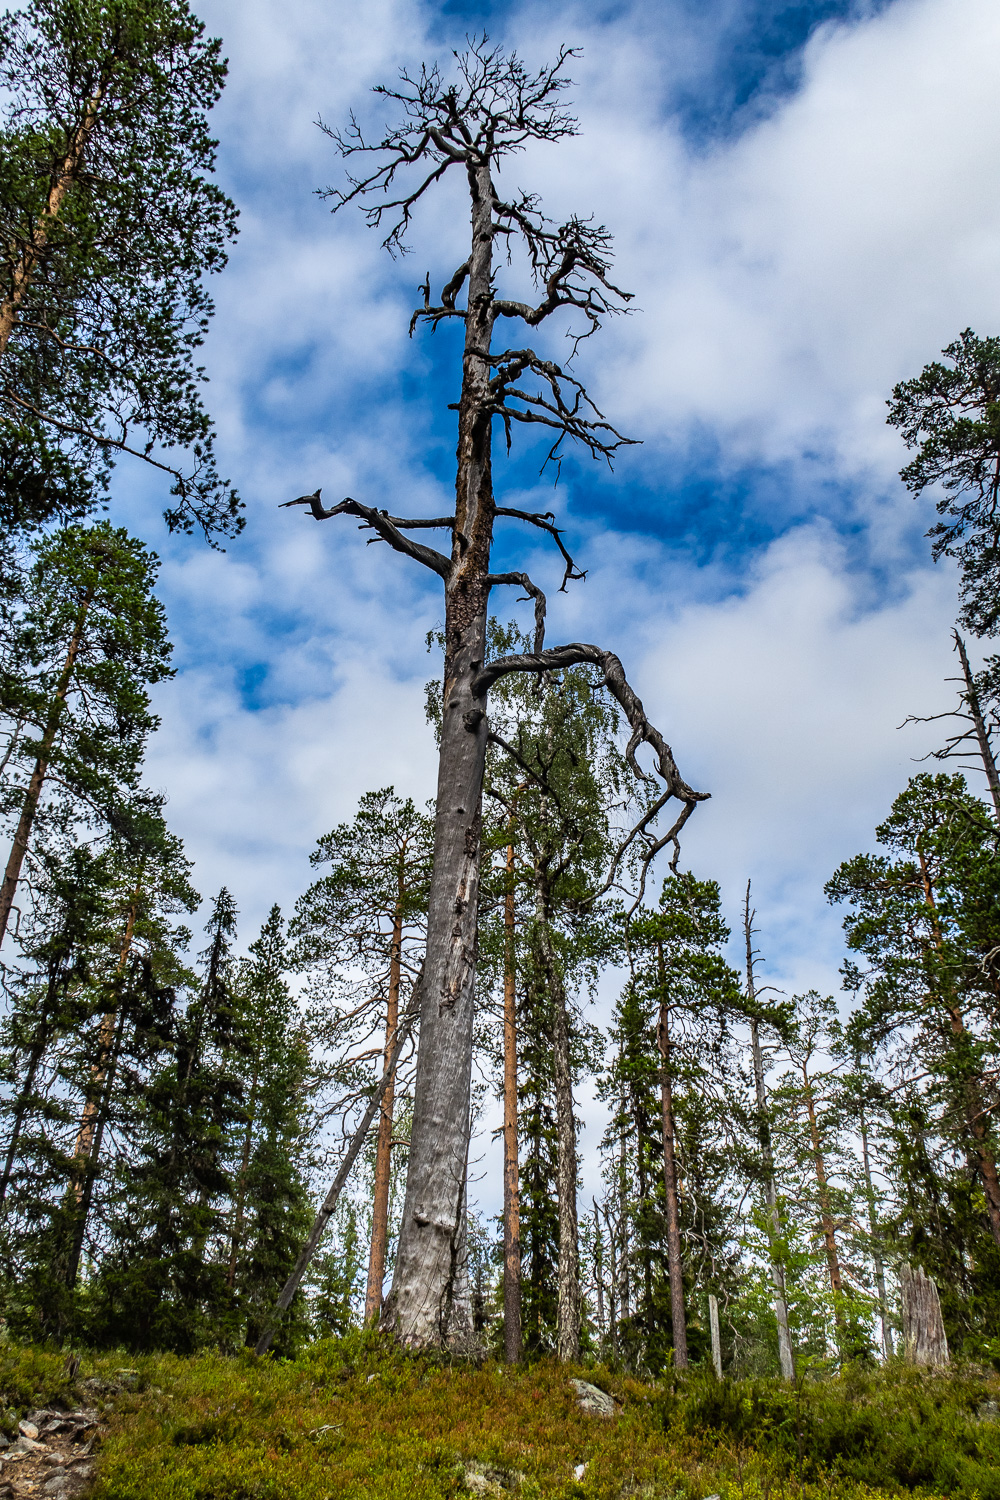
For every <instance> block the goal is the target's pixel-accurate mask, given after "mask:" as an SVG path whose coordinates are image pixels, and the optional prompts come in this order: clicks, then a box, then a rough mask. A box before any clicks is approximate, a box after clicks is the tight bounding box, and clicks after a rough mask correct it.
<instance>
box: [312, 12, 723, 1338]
mask: <svg viewBox="0 0 1000 1500" xmlns="http://www.w3.org/2000/svg"><path fill="white" fill-rule="evenodd" d="M573 55H574V54H573V53H572V52H571V51H569V50H568V49H565V48H564V49H562V50H561V51H560V53H559V55H558V57H557V59H556V61H555V62H554V63H553V64H551V65H550V66H547V67H544V68H542V69H540V70H539V71H538V72H535V73H530V72H529V71H528V70H527V68H526V67H525V66H524V64H523V63H522V62H521V61H520V59H519V58H517V57H516V56H514V55H511V56H506V55H505V54H504V53H503V52H502V51H501V50H500V49H498V48H491V47H490V46H489V45H488V44H487V41H486V39H485V38H483V39H482V40H481V41H474V42H472V43H471V44H470V46H469V50H468V51H467V52H465V53H463V54H461V55H460V56H458V57H457V71H456V75H455V76H454V77H453V78H451V79H446V78H445V77H444V76H443V75H442V73H441V72H440V71H439V69H438V68H437V67H436V66H434V67H424V68H422V69H421V70H420V72H419V73H418V74H417V75H416V76H411V75H410V74H409V73H406V72H404V73H402V74H401V77H400V82H399V84H398V86H397V87H395V88H379V89H378V90H377V91H376V92H378V93H379V94H381V95H382V96H383V97H384V98H385V99H387V100H390V101H392V103H393V104H395V105H398V106H399V109H400V113H401V117H400V120H399V123H397V124H395V125H393V126H390V127H389V128H388V129H387V130H386V132H385V134H384V135H383V136H382V137H381V139H379V140H368V139H366V138H365V136H364V134H363V132H362V131H361V129H360V127H359V126H358V125H357V123H356V122H355V121H354V120H353V119H352V121H351V123H350V125H349V127H348V128H347V129H346V130H345V131H337V130H333V129H329V128H328V127H326V126H324V127H323V128H324V129H325V130H326V131H327V134H328V135H329V136H330V137H331V139H332V140H333V141H334V143H335V145H336V146H337V148H338V150H339V151H340V153H341V154H342V155H343V156H344V157H345V158H347V159H349V160H359V161H361V162H362V163H364V165H363V166H362V168H361V170H360V173H359V175H358V176H357V177H349V178H348V184H347V186H345V187H344V188H339V189H329V190H328V193H327V196H328V197H329V198H330V199H331V200H332V202H333V208H334V210H335V211H336V210H338V209H340V208H343V207H345V206H347V205H348V204H351V203H355V202H357V203H359V204H360V205H361V206H362V207H363V208H365V211H366V214H367V218H368V222H369V223H370V224H371V225H372V226H373V227H377V228H379V229H380V230H384V231H386V232H385V235H384V239H383V244H384V246H385V247H386V248H387V249H388V250H389V251H390V252H392V251H396V250H398V249H401V248H402V247H403V240H404V237H405V234H406V231H407V228H408V226H409V223H410V220H411V217H412V215H413V212H414V210H415V208H416V206H417V204H418V203H419V202H420V201H421V200H422V199H423V198H424V196H425V194H426V193H427V192H428V191H429V190H430V189H431V188H432V187H433V186H434V185H435V184H436V183H438V182H439V181H440V180H441V179H442V178H443V177H444V176H445V175H446V174H447V173H448V172H449V171H451V169H452V168H456V169H457V170H458V171H459V172H461V173H463V174H464V175H465V178H466V180H467V183H468V188H469V198H470V206H471V239H470V248H469V254H468V256H467V258H466V259H465V260H464V261H463V262H462V264H461V265H460V266H459V267H458V268H457V269H456V271H455V273H454V275H453V276H451V277H450V278H449V280H448V281H447V282H446V284H445V285H444V287H443V288H442V290H441V293H440V298H439V300H437V301H434V300H433V299H432V296H431V282H430V277H429V276H428V278H427V280H426V281H425V283H424V285H423V287H422V288H421V291H422V294H423V302H422V305H421V306H420V307H418V308H417V310H416V312H415V313H414V314H413V318H412V321H411V331H412V330H413V329H415V328H416V327H418V326H419V325H420V324H421V323H429V324H430V326H431V328H432V329H436V328H437V327H438V325H439V324H441V323H447V322H449V321H450V320H452V319H454V320H457V321H458V322H459V323H461V324H464V348H463V356H462V386H461V395H460V399H459V401H458V403H457V408H456V409H457V412H458V452H457V473H456V485H455V492H456V493H455V510H454V513H453V514H451V515H447V516H442V517H435V518H428V519H423V518H416V517H402V516H394V515H390V514H389V513H388V511H386V510H383V509H380V508H378V507H377V506H375V505H367V504H363V503H361V502H360V501H358V500H355V499H351V498H347V499H345V500H342V501H341V502H340V504H338V505H334V506H332V507H331V508H330V509H325V508H324V507H323V506H322V504H321V503H320V499H319V493H318V492H317V494H316V495H314V496H309V497H303V498H302V499H301V500H298V501H291V502H289V503H290V504H308V505H309V506H310V509H311V510H312V513H313V515H314V516H315V518H316V519H317V520H327V519H329V518H331V517H333V516H339V515H347V516H353V517H355V518H356V519H357V520H358V521H359V522H360V523H361V527H362V528H363V529H370V530H371V531H372V532H373V533H374V535H373V537H372V540H381V541H383V542H386V543H387V544H388V545H389V546H390V547H391V548H393V550H394V551H396V552H399V553H401V554H402V555H403V556H405V557H408V558H410V559H411V560H412V561H414V562H418V563H421V564H422V565H423V566H424V567H426V568H429V569H430V570H431V571H432V572H434V573H436V574H437V575H438V576H439V577H440V579H441V580H442V583H443V585H444V595H445V630H444V635H445V663H444V695H443V713H442V721H441V743H440V759H439V770H438V791H437V811H436V828H435V845H434V872H433V877H432V882H431V894H430V903H429V911H428V933H427V957H426V984H425V989H424V999H423V1007H422V1014H421V1022H420V1042H419V1052H418V1060H417V1073H416V1082H415V1097H414V1108H413V1127H412V1135H411V1145H410V1156H409V1169H408V1175H407V1185H406V1198H405V1203H404V1208H403V1220H402V1226H401V1230H400V1239H399V1249H398V1254H397V1259H396V1270H395V1278H394V1282H393V1288H392V1292H391V1294H390V1298H389V1299H388V1305H387V1308H386V1315H385V1316H386V1322H387V1324H388V1325H389V1326H392V1327H393V1328H394V1329H395V1331H396V1333H397V1335H398V1337H399V1338H400V1339H402V1340H403V1341H404V1342H405V1343H407V1344H411V1345H439V1344H442V1343H450V1344H452V1345H458V1344H461V1343H462V1341H463V1340H464V1339H466V1338H467V1337H468V1336H469V1335H470V1334H471V1322H470V1319H469V1315H468V1309H467V1308H465V1307H464V1306H463V1305H462V1299H461V1296H460V1288H461V1285H462V1276H461V1265H460V1262H461V1257H462V1254H463V1234H462V1225H463V1214H464V1203H465V1176H466V1162H467V1156H468V1146H469V1130H470V1114H469V1102H470V1083H471V1059H472V1028H473V1003H474V990H475V973H476V932H477V913H478V900H479V866H480V842H481V840H480V825H481V797H482V783H483V770H484V764H485V757H486V744H487V732H488V730H487V722H486V709H487V693H488V690H489V688H490V686H491V685H492V683H494V682H496V681H497V679H498V678H499V677H501V676H503V675H504V674H505V673H507V672H531V673H536V674H543V673H548V672H553V671H556V670H557V669H559V668H560V667H564V666H570V665H572V664H574V663H575V662H582V661H588V662H593V663H595V664H596V665H597V666H599V667H600V668H601V670H602V671H603V673H604V677H605V681H606V683H607V686H608V688H609V690H610V691H611V692H612V694H613V695H614V696H615V698H616V699H617V700H618V702H619V703H620V704H621V706H622V708H623V709H624V711H625V714H626V716H627V718H628V721H629V724H630V726H631V729H632V738H631V741H630V745H629V759H630V762H631V763H632V765H633V766H635V768H636V769H637V770H638V767H637V765H636V762H635V752H636V750H637V749H638V747H639V746H640V745H641V744H643V743H645V744H648V745H649V746H650V747H651V748H652V750H653V752H654V755H655V758H656V767H657V771H658V773H659V775H660V777H661V778H662V780H663V783H664V790H663V794H662V797H661V798H660V799H659V806H661V807H662V806H663V805H664V804H665V803H666V802H667V800H668V799H670V798H676V799H678V800H679V802H680V803H681V812H680V815H679V816H678V818H677V820H676V822H675V824H674V827H673V829H671V830H670V831H669V832H668V833H667V834H666V835H665V836H664V840H662V841H661V842H665V841H667V840H669V839H671V838H673V839H676V835H677V831H678V830H679V828H680V826H681V825H682V824H683V823H684V821H685V820H686V819H687V817H688V816H689V815H690V813H691V812H692V810H693V808H694V806H695V803H696V802H697V800H698V798H699V794H698V793H696V792H694V791H692V789H691V788H690V787H689V786H688V785H687V783H686V782H685V781H684V780H683V779H682V778H681V776H680V773H679V772H678V769H677V767H676V765H675V763H674V759H673V755H672V753H671V751H670V749H669V747H668V746H667V745H666V744H665V743H664V741H663V739H662V737H661V736H660V735H659V733H658V732H657V731H656V730H655V729H654V728H653V727H652V725H651V724H650V723H649V722H648V720H647V718H646V715H645V713H644V711H643V707H642V704H641V703H640V701H639V699H638V698H637V697H636V695H635V693H634V692H633V691H632V689H631V688H630V687H629V685H628V683H627V681H626V679H625V674H624V671H623V669H622V665H621V662H620V661H619V660H618V658H617V657H616V656H614V655H613V654H612V653H611V652H609V651H605V650H602V649H600V648H599V647H597V646H593V645H586V644H573V645H568V646H561V647H558V648H557V649H555V650H550V651H546V650H544V649H543V636H544V619H545V599H544V596H543V594H542V592H541V590H540V589H538V588H537V587H536V586H535V584H534V583H533V582H532V581H531V579H529V578H528V576H527V575H526V574H525V573H522V572H508V573H498V574H493V573H491V572H490V553H491V548H492V544H493V531H494V525H495V523H496V521H497V520H498V519H504V520H507V519H512V520H517V521H520V522H523V523H525V524H527V525H529V526H532V527H535V528H537V529H540V530H541V531H543V532H544V533H546V534H547V535H548V536H550V537H551V538H552V539H553V541H554V542H555V544H556V546H557V547H558V548H559V550H560V553H561V554H562V560H563V580H562V586H563V587H565V585H566V583H567V582H568V581H569V580H570V579H572V578H580V577H582V576H583V575H582V573H581V572H580V570H579V569H578V568H577V567H576V565H575V564H574V562H573V559H572V558H571V556H570V554H569V552H568V551H567V549H566V547H565V545H564V543H563V540H562V536H561V533H560V531H559V529H558V527H557V526H556V525H555V523H554V519H553V517H552V515H551V514H538V513H535V512H531V511H522V510H518V509H515V508H512V507H509V506H502V505H497V504H496V503H495V500H494V496H493V485H492V468H491V436H492V427H493V421H494V419H498V420H499V421H501V422H502V423H503V426H504V432H505V435H506V439H507V441H508V443H509V442H510V438H511V434H512V431H513V428H514V425H515V424H518V423H519V424H522V425H528V426H531V427H540V428H542V429H543V430H544V431H545V432H546V433H547V434H548V435H549V436H550V437H551V439H552V442H551V447H550V448H549V452H548V458H549V459H555V460H558V458H559V455H560V451H561V447H562V444H563V443H564V441H565V439H567V438H571V439H574V440H575V441H577V442H578V443H580V444H582V446H583V448H584V449H585V450H586V451H587V452H588V453H589V454H590V455H591V456H592V457H594V458H595V459H610V456H611V455H612V454H613V453H614V452H615V450H616V449H617V448H619V447H620V446H621V444H622V443H625V442H627V441H628V439H626V438H624V437H623V436H622V435H621V433H619V432H618V431H617V430H616V429H615V428H614V427H613V426H612V425H611V424H610V423H609V422H608V421H606V420H605V418H604V416H603V415H602V413H601V412H600V411H599V410H598V409H597V407H596V406H595V405H594V403H593V402H592V401H591V400H590V398H589V397H588V396H587V393H586V391H585V390H584V388H583V386H582V385H581V383H580V382H579V381H578V380H577V379H576V378H575V376H573V375H572V374H571V373H570V372H569V371H568V370H566V369H565V368H563V367H562V366H560V365H558V364H556V363H555V362H554V361H552V360H550V359H547V358H545V357H544V355H543V354H540V353H537V352H536V351H535V350H534V349H532V348H525V347H516V348H504V349H503V350H502V351H501V352H494V351H493V334H494V328H495V325H496V324H497V322H498V320H499V321H500V322H501V324H502V325H506V324H507V323H510V324H514V325H518V324H520V325H523V326H524V327H526V328H538V327H539V326H540V325H542V324H543V323H545V322H546V320H547V319H549V318H550V317H552V316H553V315H555V314H557V313H559V312H561V311H562V310H564V309H565V310H567V311H568V312H569V313H571V314H575V315H576V316H577V317H578V318H579V319H580V320H581V325H580V327H579V328H578V329H577V330H576V332H575V337H574V338H573V349H574V352H575V350H576V348H577V347H578V345H579V343H580V340H581V339H582V338H586V337H587V336H589V335H590V334H591V333H593V332H595V331H596V330H597V329H598V327H599V326H600V324H601V321H602V319H603V317H604V316H605V315H607V314H610V313H613V312H616V311H620V310H622V309H623V308H624V307H625V305H626V304H627V302H628V300H629V296H628V294H627V293H624V292H622V291H620V290H619V289H618V288H617V287H616V286H615V285H614V284H613V283H612V282H611V281H610V279H609V269H610V235H609V234H608V232H607V230H606V229H604V228H603V227H602V226H599V225H595V224H594V223H592V222H590V221H587V220H582V219H578V218H572V219H570V220H569V221H568V222H566V223H564V224H556V223H554V222H553V221H551V220H549V219H547V218H546V217H545V216H544V215H543V214H542V213H541V212H540V210H539V208H538V202H537V199H536V198H535V197H534V196H532V195H530V194H525V193H520V192H518V193H515V194H513V195H512V196H509V197H506V198H505V197H501V195H500V192H499V191H498V188H497V185H496V176H497V171H498V168H499V165H500V163H501V162H502V161H503V159H504V158H506V157H508V156H510V155H512V154H513V153H514V152H517V151H520V150H522V149H523V148H524V147H525V146H526V144H527V143H528V142H530V141H540V142H544V141H548V142H555V141H559V140H561V139H563V138H564V137H566V136H569V135H572V134H574V133H575V132H576V128H577V127H576V122H575V120H574V119H573V117H572V116H571V115H570V114H568V113H567V111H566V110H565V108H563V106H562V104H561V95H562V93H563V90H564V89H565V88H566V87H567V85H568V82H569V80H568V79H567V78H566V76H565V69H566V65H567V63H568V62H569V59H570V58H571V57H572V56H573ZM514 244H519V245H520V248H521V249H522V250H523V251H524V253H525V255H526V257H527V261H528V265H529V267H530V271H531V274H532V276H533V279H534V285H535V297H536V300H534V301H530V300H523V299H515V298H507V297H503V296H501V295H500V294H499V292H498V290H497V288H496V286H495V284H494V278H495V275H496V272H497V270H498V269H499V262H500V261H501V260H502V259H503V258H505V257H509V254H510V250H511V247H512V246H513V245H514ZM463 289H464V293H465V306H464V307H462V306H459V305H458V297H459V295H460V293H462V292H463ZM419 530H439V531H442V532H444V533H445V534H446V535H447V536H448V537H449V538H450V548H449V550H448V551H438V550H437V549H435V548H433V547H429V546H427V545H426V544H425V543H423V542H420V541H417V540H416V539H415V538H414V537H413V536H412V535H411V533H412V532H414V531H419ZM498 585H512V586H517V587H520V588H522V589H524V591H525V593H526V594H527V595H528V596H529V597H530V598H531V599H532V600H533V601H534V604H535V620H536V633H535V651H534V652H533V653H532V654H530V655H522V656H511V657H506V658H502V659H501V660H499V661H493V662H489V663H488V662H487V661H486V659H485V658H486V624H487V611H488V605H489V595H490V590H491V588H493V587H495V586H498ZM647 826H648V822H647Z"/></svg>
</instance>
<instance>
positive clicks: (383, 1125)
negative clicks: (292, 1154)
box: [365, 845, 406, 1323]
mask: <svg viewBox="0 0 1000 1500" xmlns="http://www.w3.org/2000/svg"><path fill="white" fill-rule="evenodd" d="M405 857H406V854H405V845H404V848H403V850H402V851H401V853H400V856H399V870H398V886H399V894H398V899H397V901H396V910H395V912H394V913H393V919H392V949H391V952H390V956H389V997H388V1001H387V1003H386V1011H385V1066H386V1067H388V1066H389V1058H390V1057H391V1056H392V1050H393V1048H394V1046H395V1045H396V1030H397V1028H398V1026H399V977H400V972H401V969H402V955H403V898H404V896H405V894H406V892H405V888H404V864H403V861H404V859H405ZM395 1090H396V1081H395V1078H394V1077H393V1078H390V1079H389V1082H388V1084H387V1085H386V1090H385V1093H384V1094H383V1095H382V1110H381V1113H380V1115H379V1122H378V1140H377V1142H376V1146H375V1192H374V1201H373V1203H372V1244H371V1253H370V1255H369V1257H368V1286H367V1290H366V1292H365V1322H366V1323H371V1322H374V1321H376V1320H377V1319H378V1318H379V1316H380V1315H381V1312H382V1283H383V1282H384V1281H385V1257H386V1250H387V1248H388V1245H389V1183H390V1179H391V1176H392V1118H393V1103H394V1099H395Z"/></svg>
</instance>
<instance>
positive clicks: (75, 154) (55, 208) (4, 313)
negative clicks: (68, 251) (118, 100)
mask: <svg viewBox="0 0 1000 1500" xmlns="http://www.w3.org/2000/svg"><path fill="white" fill-rule="evenodd" d="M105 87H106V83H105V82H104V81H102V82H101V83H100V84H99V85H98V87H97V89H96V90H95V91H94V94H93V97H92V98H91V99H90V100H89V101H88V103H87V106H86V109H85V111H84V116H83V119H82V120H81V122H80V124H79V125H78V126H77V128H76V130H74V132H73V134H72V136H71V137H70V143H69V147H68V149H67V151H66V155H65V156H64V157H63V160H62V163H61V165H60V168H59V171H58V172H57V173H56V174H55V176H54V177H53V179H52V181H51V183H50V185H49V192H48V197H47V198H46V202H45V212H44V213H43V214H41V215H40V216H39V218H38V219H37V220H36V221H35V225H34V227H33V229H32V231H31V235H30V237H29V239H28V242H27V244H26V245H25V247H24V250H23V251H22V253H21V258H20V260H19V261H18V262H17V264H16V265H15V267H14V270H13V274H12V276H11V285H10V291H9V292H8V293H7V295H6V296H5V297H4V298H3V300H2V301H0V360H2V359H3V356H4V355H5V354H6V352H7V345H8V344H9V342H10V336H11V334H12V333H13V331H14V325H15V323H16V321H17V314H18V309H19V308H20V306H21V303H22V302H23V301H24V298H25V295H26V294H27V291H28V288H29V287H30V286H31V283H32V281H33V279H34V276H35V272H36V271H37V270H38V266H39V263H40V261H41V259H42V256H43V255H44V253H45V249H46V247H47V245H48V243H49V237H50V235H51V233H52V227H53V225H54V224H55V223H56V222H57V221H58V218H59V214H60V211H61V209H62V205H63V201H64V199H65V197H66V194H67V193H68V192H69V190H70V188H71V187H72V186H73V183H74V182H76V180H77V178H78V177H79V175H80V169H81V167H82V165H83V158H84V153H85V151H86V148H87V142H88V141H89V139H90V135H91V132H92V131H93V128H94V126H95V124H96V123H97V111H98V107H99V105H100V102H101V97H102V95H103V92H104V89H105Z"/></svg>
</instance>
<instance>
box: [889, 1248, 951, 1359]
mask: <svg viewBox="0 0 1000 1500" xmlns="http://www.w3.org/2000/svg"><path fill="white" fill-rule="evenodd" d="M899 1285H900V1290H901V1292H902V1294H903V1348H904V1350H905V1352H906V1358H907V1360H908V1361H909V1363H910V1364H913V1365H946V1364H947V1363H948V1338H947V1335H946V1333H945V1331H944V1319H943V1318H942V1316H941V1301H940V1298H939V1297H938V1289H937V1287H936V1286H935V1284H934V1282H933V1281H931V1279H930V1277H929V1276H925V1275H924V1273H923V1271H922V1270H921V1269H920V1267H919V1266H918V1267H917V1268H916V1269H915V1270H914V1269H912V1268H911V1267H910V1266H905V1265H904V1266H900V1268H899Z"/></svg>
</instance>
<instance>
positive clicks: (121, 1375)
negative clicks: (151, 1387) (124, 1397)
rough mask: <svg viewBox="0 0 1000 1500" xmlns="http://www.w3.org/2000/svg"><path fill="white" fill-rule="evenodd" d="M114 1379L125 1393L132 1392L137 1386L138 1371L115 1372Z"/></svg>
mask: <svg viewBox="0 0 1000 1500" xmlns="http://www.w3.org/2000/svg"><path fill="white" fill-rule="evenodd" d="M115 1379H116V1380H120V1381H121V1383H122V1385H123V1386H124V1387H125V1389H126V1390H127V1391H134V1390H135V1388H136V1386H137V1385H138V1384H139V1371H138V1370H116V1371H115Z"/></svg>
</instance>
